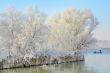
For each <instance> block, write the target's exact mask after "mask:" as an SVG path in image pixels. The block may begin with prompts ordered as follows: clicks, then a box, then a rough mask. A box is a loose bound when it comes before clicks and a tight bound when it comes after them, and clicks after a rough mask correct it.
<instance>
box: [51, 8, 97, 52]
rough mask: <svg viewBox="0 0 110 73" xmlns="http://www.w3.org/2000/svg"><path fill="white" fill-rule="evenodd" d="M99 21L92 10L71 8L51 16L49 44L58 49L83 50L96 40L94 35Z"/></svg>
mask: <svg viewBox="0 0 110 73" xmlns="http://www.w3.org/2000/svg"><path fill="white" fill-rule="evenodd" d="M97 24H98V22H97V20H96V18H95V17H94V16H93V14H92V13H91V11H90V10H84V11H79V10H77V9H75V8H69V9H67V10H65V11H64V12H62V13H59V14H56V15H54V16H53V17H51V18H50V26H51V34H50V37H49V44H51V45H53V44H54V45H56V46H57V48H58V47H59V48H58V49H67V50H81V49H85V48H89V47H90V46H91V45H92V44H94V43H95V42H96V40H95V38H93V37H92V35H93V30H94V29H95V28H96V26H97Z"/></svg>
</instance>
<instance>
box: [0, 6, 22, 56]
mask: <svg viewBox="0 0 110 73" xmlns="http://www.w3.org/2000/svg"><path fill="white" fill-rule="evenodd" d="M22 22H23V20H22V14H21V12H19V11H17V10H16V9H15V8H12V7H8V8H7V9H6V10H5V11H4V12H2V13H0V31H1V32H0V37H1V40H2V41H1V42H0V44H1V46H0V47H1V48H3V49H5V50H6V49H7V50H8V51H9V52H8V53H9V55H11V49H12V46H13V45H14V40H15V39H16V38H17V35H18V34H20V32H21V31H20V29H21V28H22V27H21V25H22V24H23V23H22Z"/></svg>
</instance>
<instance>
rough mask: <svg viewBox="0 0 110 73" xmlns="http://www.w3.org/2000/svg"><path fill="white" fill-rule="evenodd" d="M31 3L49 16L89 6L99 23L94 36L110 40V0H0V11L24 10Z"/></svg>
mask: <svg viewBox="0 0 110 73" xmlns="http://www.w3.org/2000/svg"><path fill="white" fill-rule="evenodd" d="M32 5H33V6H37V7H38V9H39V10H40V11H42V12H45V13H47V15H49V16H50V15H53V14H55V13H58V12H62V11H64V10H65V9H67V8H69V7H76V8H78V9H80V10H84V9H88V8H89V9H91V11H92V12H93V14H94V16H96V17H97V19H98V20H99V23H100V25H99V26H98V28H97V29H96V31H95V37H96V38H98V39H104V40H110V38H109V37H110V9H109V8H110V0H0V12H1V11H2V10H4V9H5V8H6V7H8V6H13V7H15V8H17V9H19V10H25V9H26V8H27V7H28V6H32ZM104 34H105V35H104Z"/></svg>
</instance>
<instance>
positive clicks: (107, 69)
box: [0, 50, 110, 73]
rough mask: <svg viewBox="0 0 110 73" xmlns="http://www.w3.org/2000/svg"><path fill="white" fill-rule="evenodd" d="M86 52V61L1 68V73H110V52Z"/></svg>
mask: <svg viewBox="0 0 110 73" xmlns="http://www.w3.org/2000/svg"><path fill="white" fill-rule="evenodd" d="M102 51H103V53H102V54H93V51H91V53H86V54H85V61H84V62H73V63H64V64H58V65H50V66H37V67H31V68H18V69H8V70H0V73H110V52H108V50H102Z"/></svg>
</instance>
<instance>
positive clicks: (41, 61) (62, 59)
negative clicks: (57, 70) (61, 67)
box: [0, 53, 84, 69]
mask: <svg viewBox="0 0 110 73" xmlns="http://www.w3.org/2000/svg"><path fill="white" fill-rule="evenodd" d="M77 61H84V55H82V54H81V53H74V54H73V53H68V54H66V55H63V56H61V55H60V56H58V55H57V56H55V55H54V56H49V55H48V56H47V55H46V54H45V55H40V56H39V55H37V56H34V57H29V56H28V57H25V58H24V57H23V58H22V57H21V58H16V59H13V58H7V59H4V60H2V62H0V69H14V68H23V67H31V66H42V65H52V64H62V63H68V62H77Z"/></svg>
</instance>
